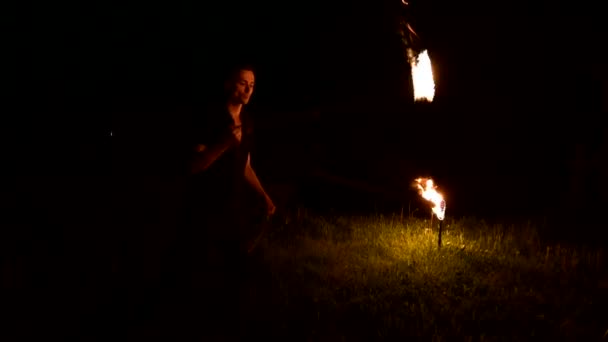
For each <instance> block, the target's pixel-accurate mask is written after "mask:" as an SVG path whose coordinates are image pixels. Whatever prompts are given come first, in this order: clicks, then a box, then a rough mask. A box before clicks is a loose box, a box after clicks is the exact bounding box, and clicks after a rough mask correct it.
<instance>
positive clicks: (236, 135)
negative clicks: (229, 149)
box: [232, 126, 243, 142]
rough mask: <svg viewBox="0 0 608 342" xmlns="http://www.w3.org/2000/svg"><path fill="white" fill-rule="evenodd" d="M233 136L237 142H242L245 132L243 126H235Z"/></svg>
mask: <svg viewBox="0 0 608 342" xmlns="http://www.w3.org/2000/svg"><path fill="white" fill-rule="evenodd" d="M232 136H233V137H234V139H236V141H238V142H241V137H242V136H243V131H242V130H241V126H235V127H234V128H233V129H232Z"/></svg>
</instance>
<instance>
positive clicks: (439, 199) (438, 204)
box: [415, 178, 445, 220]
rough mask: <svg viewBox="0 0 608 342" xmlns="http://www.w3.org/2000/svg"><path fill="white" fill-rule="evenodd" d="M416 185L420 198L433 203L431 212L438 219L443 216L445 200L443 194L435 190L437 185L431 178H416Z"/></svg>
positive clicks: (441, 218)
mask: <svg viewBox="0 0 608 342" xmlns="http://www.w3.org/2000/svg"><path fill="white" fill-rule="evenodd" d="M415 182H416V187H417V188H418V191H419V193H420V195H421V196H422V198H424V199H425V200H427V201H429V202H431V203H432V204H433V208H432V209H433V213H434V214H435V215H436V216H437V218H438V219H439V220H443V218H444V217H445V200H444V199H443V195H442V194H440V193H439V192H437V186H436V185H435V184H434V183H433V180H432V179H431V178H416V180H415Z"/></svg>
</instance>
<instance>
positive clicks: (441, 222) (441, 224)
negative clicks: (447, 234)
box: [437, 220, 443, 248]
mask: <svg viewBox="0 0 608 342" xmlns="http://www.w3.org/2000/svg"><path fill="white" fill-rule="evenodd" d="M442 230H443V220H439V238H438V239H437V240H438V242H437V243H438V246H439V248H441V231H442Z"/></svg>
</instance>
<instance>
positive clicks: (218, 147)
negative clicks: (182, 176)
mask: <svg viewBox="0 0 608 342" xmlns="http://www.w3.org/2000/svg"><path fill="white" fill-rule="evenodd" d="M233 142H234V139H233V138H232V137H227V138H226V139H224V140H222V141H221V142H220V143H218V144H214V145H211V146H207V145H202V144H199V145H196V147H195V150H194V157H193V160H192V164H191V167H190V173H191V174H196V173H199V172H203V171H205V170H207V168H208V167H209V166H211V164H213V162H215V161H216V160H217V159H218V158H219V157H220V156H221V155H222V154H223V153H224V152H225V151H226V150H227V149H228V148H230V146H231V145H232V143H233Z"/></svg>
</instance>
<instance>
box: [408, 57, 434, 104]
mask: <svg viewBox="0 0 608 342" xmlns="http://www.w3.org/2000/svg"><path fill="white" fill-rule="evenodd" d="M408 55H409V56H411V57H412V58H410V65H411V67H412V81H413V83H414V100H415V101H429V102H432V101H433V97H435V81H433V69H432V68H431V59H430V58H429V55H428V53H427V51H426V50H422V52H421V53H420V54H419V55H418V56H413V52H412V51H408Z"/></svg>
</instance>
